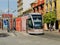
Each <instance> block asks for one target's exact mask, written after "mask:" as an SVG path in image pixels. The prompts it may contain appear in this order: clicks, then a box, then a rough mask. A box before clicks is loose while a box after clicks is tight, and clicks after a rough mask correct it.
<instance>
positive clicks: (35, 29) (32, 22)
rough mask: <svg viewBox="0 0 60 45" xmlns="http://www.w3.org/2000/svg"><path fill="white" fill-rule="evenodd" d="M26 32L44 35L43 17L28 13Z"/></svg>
mask: <svg viewBox="0 0 60 45" xmlns="http://www.w3.org/2000/svg"><path fill="white" fill-rule="evenodd" d="M26 25H27V28H26V29H27V30H26V32H27V33H29V34H44V30H43V17H42V15H41V14H40V13H30V14H28V19H27V22H26Z"/></svg>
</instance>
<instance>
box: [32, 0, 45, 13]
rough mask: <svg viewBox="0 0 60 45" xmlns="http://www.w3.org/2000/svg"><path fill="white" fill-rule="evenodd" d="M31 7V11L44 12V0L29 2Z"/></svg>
mask: <svg viewBox="0 0 60 45" xmlns="http://www.w3.org/2000/svg"><path fill="white" fill-rule="evenodd" d="M31 7H32V8H33V12H35V13H37V12H38V13H41V14H43V13H44V0H37V1H36V2H34V3H32V4H31Z"/></svg>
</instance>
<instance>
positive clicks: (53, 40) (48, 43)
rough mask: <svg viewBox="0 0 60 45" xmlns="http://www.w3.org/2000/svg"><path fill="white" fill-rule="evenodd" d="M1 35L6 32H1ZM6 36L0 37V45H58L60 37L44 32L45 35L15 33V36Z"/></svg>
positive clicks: (10, 34)
mask: <svg viewBox="0 0 60 45" xmlns="http://www.w3.org/2000/svg"><path fill="white" fill-rule="evenodd" d="M1 33H7V32H4V31H1V32H0V34H1ZM50 33H51V34H50ZM7 34H8V35H9V36H7V37H0V45H60V36H59V35H54V34H52V32H49V31H48V33H47V31H46V32H45V35H29V34H26V33H25V32H24V33H23V32H19V33H18V32H15V34H16V35H15V34H14V33H7ZM53 35H54V36H53Z"/></svg>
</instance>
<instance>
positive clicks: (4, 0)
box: [0, 0, 35, 16]
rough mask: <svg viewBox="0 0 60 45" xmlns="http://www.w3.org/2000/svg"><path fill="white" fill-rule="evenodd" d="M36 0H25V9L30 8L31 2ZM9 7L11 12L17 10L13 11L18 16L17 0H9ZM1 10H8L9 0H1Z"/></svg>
mask: <svg viewBox="0 0 60 45" xmlns="http://www.w3.org/2000/svg"><path fill="white" fill-rule="evenodd" d="M33 1H35V0H23V10H24V11H25V10H27V9H29V8H30V7H31V6H30V3H31V2H33ZM9 9H10V13H12V11H14V10H16V12H14V13H13V15H14V16H17V15H18V14H17V0H9ZM1 10H2V11H3V12H5V13H7V12H8V0H0V13H1Z"/></svg>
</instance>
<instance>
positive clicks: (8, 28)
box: [7, 0, 10, 32]
mask: <svg viewBox="0 0 60 45" xmlns="http://www.w3.org/2000/svg"><path fill="white" fill-rule="evenodd" d="M8 15H9V0H8ZM7 18H8V19H7V31H8V32H10V26H9V24H10V20H9V16H8V17H7Z"/></svg>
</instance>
